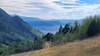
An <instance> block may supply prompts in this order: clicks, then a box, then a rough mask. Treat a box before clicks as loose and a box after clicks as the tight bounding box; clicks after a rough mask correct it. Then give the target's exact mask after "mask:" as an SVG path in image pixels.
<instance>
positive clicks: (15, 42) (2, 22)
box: [0, 9, 40, 56]
mask: <svg viewBox="0 0 100 56" xmlns="http://www.w3.org/2000/svg"><path fill="white" fill-rule="evenodd" d="M33 30H35V29H34V28H33V27H31V26H30V25H29V24H27V23H26V22H24V21H23V20H22V19H21V18H20V17H19V16H14V17H12V16H10V15H9V14H7V13H6V12H5V11H4V10H2V9H0V56H5V55H7V54H11V53H19V52H23V51H28V50H33V49H35V48H34V46H37V45H36V44H39V42H40V38H39V35H36V34H38V33H39V34H40V32H39V31H38V30H37V31H33ZM35 41H36V42H35ZM39 48H40V47H39Z"/></svg>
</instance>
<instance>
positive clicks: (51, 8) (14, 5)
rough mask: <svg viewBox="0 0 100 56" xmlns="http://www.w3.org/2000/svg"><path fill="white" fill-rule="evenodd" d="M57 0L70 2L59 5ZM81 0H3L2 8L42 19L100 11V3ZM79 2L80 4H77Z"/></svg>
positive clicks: (81, 16) (78, 17)
mask: <svg viewBox="0 0 100 56" xmlns="http://www.w3.org/2000/svg"><path fill="white" fill-rule="evenodd" d="M55 1H57V2H60V3H62V4H63V3H64V4H69V5H59V4H57V3H55ZM78 2H82V1H80V0H1V1H0V8H3V9H4V10H6V11H7V12H8V13H10V14H18V15H21V16H30V17H39V18H42V19H45V20H47V19H80V18H84V17H86V16H89V15H94V14H99V13H100V10H99V9H100V4H88V3H84V4H82V3H81V4H80V3H78ZM76 4H78V5H76Z"/></svg>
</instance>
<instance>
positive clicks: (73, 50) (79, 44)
mask: <svg viewBox="0 0 100 56" xmlns="http://www.w3.org/2000/svg"><path fill="white" fill-rule="evenodd" d="M12 56H100V36H97V37H94V38H91V39H87V40H83V41H76V42H72V43H67V44H65V45H59V46H55V47H49V48H44V49H41V50H37V51H34V52H26V53H22V54H17V55H12Z"/></svg>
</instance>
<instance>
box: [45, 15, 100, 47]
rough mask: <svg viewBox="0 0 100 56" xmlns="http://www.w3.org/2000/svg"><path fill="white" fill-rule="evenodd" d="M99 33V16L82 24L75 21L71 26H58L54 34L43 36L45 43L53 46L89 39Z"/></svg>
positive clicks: (92, 17)
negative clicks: (50, 43) (48, 42)
mask: <svg viewBox="0 0 100 56" xmlns="http://www.w3.org/2000/svg"><path fill="white" fill-rule="evenodd" d="M99 33H100V16H90V17H87V18H85V19H84V20H83V22H82V23H79V22H78V21H75V22H74V24H73V25H71V24H66V25H65V26H64V27H62V26H60V28H59V31H58V32H56V34H52V33H47V34H46V35H45V36H43V39H44V40H46V41H51V42H52V44H53V45H58V44H63V43H66V42H73V41H77V40H83V39H87V38H91V37H92V36H95V35H97V34H99Z"/></svg>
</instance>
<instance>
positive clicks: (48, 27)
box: [21, 16, 81, 34]
mask: <svg viewBox="0 0 100 56" xmlns="http://www.w3.org/2000/svg"><path fill="white" fill-rule="evenodd" d="M21 18H22V19H23V20H24V21H26V22H27V23H29V24H30V25H32V26H33V27H35V28H37V29H39V30H40V31H42V32H43V33H44V34H46V33H48V32H51V33H55V32H57V31H58V29H59V27H60V25H61V26H64V25H65V24H67V23H68V24H70V23H74V22H75V21H76V20H42V19H39V18H31V17H24V16H21ZM78 21H80V22H81V20H78Z"/></svg>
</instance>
